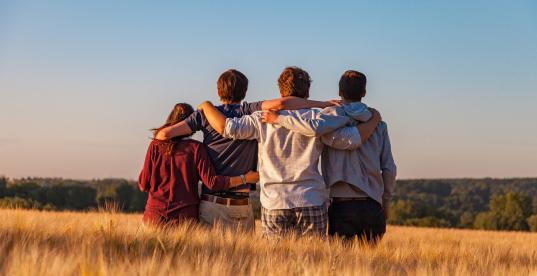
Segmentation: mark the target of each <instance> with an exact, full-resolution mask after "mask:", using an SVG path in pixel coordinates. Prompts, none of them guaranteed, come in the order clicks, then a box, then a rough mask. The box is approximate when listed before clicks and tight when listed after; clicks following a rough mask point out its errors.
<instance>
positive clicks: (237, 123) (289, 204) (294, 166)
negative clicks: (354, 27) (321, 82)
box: [204, 67, 359, 235]
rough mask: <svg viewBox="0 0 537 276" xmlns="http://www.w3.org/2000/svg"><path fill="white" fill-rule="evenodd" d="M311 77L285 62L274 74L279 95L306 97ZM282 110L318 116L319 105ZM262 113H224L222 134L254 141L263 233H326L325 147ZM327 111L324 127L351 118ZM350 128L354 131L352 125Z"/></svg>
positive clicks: (214, 120)
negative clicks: (321, 167) (265, 118)
mask: <svg viewBox="0 0 537 276" xmlns="http://www.w3.org/2000/svg"><path fill="white" fill-rule="evenodd" d="M310 83H311V79H310V77H309V75H308V73H307V72H305V71H304V70H302V69H300V68H297V67H288V68H286V69H285V70H284V71H283V72H282V74H281V75H280V78H279V79H278V85H279V88H280V95H281V96H282V97H286V96H298V97H302V98H308V96H309V86H310ZM204 111H205V112H206V115H207V114H211V115H210V119H209V121H210V122H211V124H214V125H218V122H221V121H222V117H223V116H222V114H219V112H218V111H216V110H215V109H214V107H213V108H210V107H209V108H207V109H204ZM282 113H283V114H288V115H293V116H297V117H301V118H304V119H306V120H308V119H314V118H316V117H317V114H318V113H319V110H318V109H312V110H297V111H282ZM208 116H209V115H208ZM262 117H263V114H262V113H260V112H255V113H253V114H252V115H249V116H244V117H242V118H234V119H227V120H225V128H224V130H223V136H224V137H229V138H233V139H250V140H253V139H255V140H257V141H258V145H259V148H258V151H259V168H260V169H259V172H260V180H261V181H260V183H261V207H262V209H261V226H262V229H263V233H264V234H265V235H281V234H283V233H287V232H289V231H293V232H296V233H298V234H299V235H305V234H319V235H324V234H325V232H326V227H327V219H328V217H327V205H326V202H327V199H328V197H327V193H328V191H327V186H326V185H325V184H324V181H323V178H322V176H321V175H320V173H319V171H318V163H319V158H320V155H321V153H322V149H323V145H322V144H321V139H320V138H318V137H315V136H313V137H308V136H305V135H302V134H298V133H294V132H292V131H289V130H287V129H285V128H282V127H280V126H278V125H271V124H267V123H264V122H263V119H262ZM331 117H332V118H331V120H330V121H331V122H330V123H328V124H324V125H325V126H326V128H330V127H332V128H333V129H331V130H335V129H337V128H339V127H342V126H344V125H345V124H346V123H347V122H348V121H349V118H348V117H341V118H336V117H334V116H331ZM353 130H354V132H355V133H357V130H356V129H355V128H353ZM356 136H359V135H356Z"/></svg>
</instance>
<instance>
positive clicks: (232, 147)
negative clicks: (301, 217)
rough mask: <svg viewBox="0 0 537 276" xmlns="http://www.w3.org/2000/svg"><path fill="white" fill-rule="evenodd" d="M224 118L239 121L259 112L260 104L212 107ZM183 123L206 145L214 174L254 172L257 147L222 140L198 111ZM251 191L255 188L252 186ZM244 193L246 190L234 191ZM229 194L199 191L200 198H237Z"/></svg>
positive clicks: (223, 138)
mask: <svg viewBox="0 0 537 276" xmlns="http://www.w3.org/2000/svg"><path fill="white" fill-rule="evenodd" d="M216 108H217V109H218V110H219V111H220V112H222V114H224V116H226V118H240V117H242V116H244V115H248V114H251V113H252V112H254V111H257V110H261V102H256V103H246V102H245V103H242V104H222V105H219V106H217V107H216ZM185 122H186V123H187V124H188V126H189V127H190V128H191V129H192V131H202V132H203V144H205V145H206V147H207V150H208V152H209V155H210V156H211V160H212V161H213V164H214V166H215V168H216V171H217V173H218V174H222V175H240V174H243V173H244V172H247V171H250V170H256V168H257V143H256V142H255V141H249V140H233V139H229V138H225V137H223V136H222V135H220V133H218V132H217V131H215V129H214V128H213V127H212V126H211V125H210V124H209V123H208V122H207V119H206V118H205V115H204V114H203V112H202V111H199V110H198V111H196V112H194V114H192V115H191V116H189V117H188V118H187V119H186V120H185ZM254 187H255V186H254ZM238 188H239V189H241V190H246V192H248V190H249V188H250V187H248V186H246V185H245V186H241V187H238ZM234 190H235V189H231V190H230V191H221V192H213V191H209V190H208V189H206V188H203V190H202V193H204V194H216V195H220V196H226V195H227V196H235V197H236V196H237V194H236V193H235V192H234Z"/></svg>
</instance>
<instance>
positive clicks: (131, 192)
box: [0, 177, 537, 231]
mask: <svg viewBox="0 0 537 276" xmlns="http://www.w3.org/2000/svg"><path fill="white" fill-rule="evenodd" d="M258 193H259V188H258V189H257V192H256V194H254V195H252V199H254V204H253V205H254V212H255V214H256V217H258V218H259V212H260V210H259V209H260V207H259V206H260V204H259V194H258ZM146 200H147V194H146V193H142V192H140V191H139V190H138V188H137V186H136V182H135V181H129V180H125V179H99V180H88V181H81V180H69V179H61V178H21V179H11V180H10V179H7V178H2V177H0V208H1V207H8V208H9V207H18V208H36V209H46V210H89V209H96V208H98V207H100V206H105V205H113V206H117V208H119V209H120V210H121V211H125V212H142V211H143V210H144V207H145V202H146ZM389 223H391V224H397V225H410V226H424V227H452V228H474V229H489V230H519V231H528V230H529V231H537V178H515V179H489V178H486V179H428V180H398V181H397V186H396V190H395V196H394V200H393V202H392V207H391V210H390V219H389Z"/></svg>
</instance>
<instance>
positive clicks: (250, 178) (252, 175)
mask: <svg viewBox="0 0 537 276" xmlns="http://www.w3.org/2000/svg"><path fill="white" fill-rule="evenodd" d="M244 176H245V177H246V183H257V182H259V173H258V172H254V171H249V172H247V173H246V174H245V175H244Z"/></svg>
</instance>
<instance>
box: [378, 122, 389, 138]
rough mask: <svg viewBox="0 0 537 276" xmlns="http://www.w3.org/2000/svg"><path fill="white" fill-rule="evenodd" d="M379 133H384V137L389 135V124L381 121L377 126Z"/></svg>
mask: <svg viewBox="0 0 537 276" xmlns="http://www.w3.org/2000/svg"><path fill="white" fill-rule="evenodd" d="M377 131H378V132H379V133H382V135H387V133H388V124H387V123H386V122H385V121H380V123H379V125H378V126H377Z"/></svg>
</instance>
